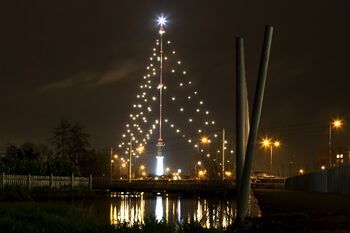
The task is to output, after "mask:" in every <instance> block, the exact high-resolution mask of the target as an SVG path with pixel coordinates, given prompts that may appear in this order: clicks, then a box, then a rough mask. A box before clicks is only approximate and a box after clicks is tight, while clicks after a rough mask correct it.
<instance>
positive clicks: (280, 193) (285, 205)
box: [254, 189, 350, 232]
mask: <svg viewBox="0 0 350 233" xmlns="http://www.w3.org/2000/svg"><path fill="white" fill-rule="evenodd" d="M254 195H255V197H256V198H257V199H258V202H259V206H260V209H261V211H262V215H263V216H264V219H266V222H268V224H272V225H274V227H273V228H274V230H275V232H350V195H337V194H325V193H308V192H298V191H286V190H271V189H270V190H267V189H257V190H254Z"/></svg>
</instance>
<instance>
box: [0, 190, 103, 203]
mask: <svg viewBox="0 0 350 233" xmlns="http://www.w3.org/2000/svg"><path fill="white" fill-rule="evenodd" d="M101 195H104V196H105V195H107V196H108V193H107V192H96V191H92V190H89V189H74V190H72V189H69V188H68V189H55V188H47V187H44V188H32V189H28V188H25V187H9V186H6V187H5V188H3V189H0V201H1V202H6V201H10V202H13V201H49V200H81V199H94V198H96V197H97V196H101Z"/></svg>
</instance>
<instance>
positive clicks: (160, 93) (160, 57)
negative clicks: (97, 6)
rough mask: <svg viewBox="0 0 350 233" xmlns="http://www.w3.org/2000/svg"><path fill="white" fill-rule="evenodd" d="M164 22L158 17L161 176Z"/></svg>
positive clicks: (160, 158)
mask: <svg viewBox="0 0 350 233" xmlns="http://www.w3.org/2000/svg"><path fill="white" fill-rule="evenodd" d="M165 23H166V18H165V17H164V16H161V17H159V18H158V24H159V26H160V28H159V37H160V40H159V42H160V50H159V53H160V55H159V85H158V89H159V122H158V125H159V137H158V141H157V155H156V160H157V161H156V171H155V172H156V175H157V176H161V175H163V174H164V155H163V147H164V142H163V138H162V121H163V119H162V117H163V116H162V114H163V86H164V85H163V34H164V33H165V30H164V25H165Z"/></svg>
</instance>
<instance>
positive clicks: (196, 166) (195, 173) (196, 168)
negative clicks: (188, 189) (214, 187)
mask: <svg viewBox="0 0 350 233" xmlns="http://www.w3.org/2000/svg"><path fill="white" fill-rule="evenodd" d="M201 165H202V162H201V161H197V163H196V164H195V165H194V177H195V178H199V173H198V172H199V166H201Z"/></svg>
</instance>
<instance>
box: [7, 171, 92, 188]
mask: <svg viewBox="0 0 350 233" xmlns="http://www.w3.org/2000/svg"><path fill="white" fill-rule="evenodd" d="M0 181H1V182H0V187H1V188H4V187H6V186H9V187H26V188H29V189H30V188H44V187H47V188H53V189H64V188H65V189H67V188H70V189H88V188H90V189H91V187H92V176H91V175H90V177H74V175H73V174H72V175H71V176H53V175H51V176H32V175H5V174H4V173H2V175H1V180H0Z"/></svg>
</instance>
